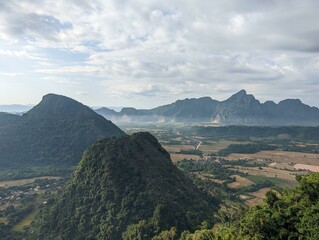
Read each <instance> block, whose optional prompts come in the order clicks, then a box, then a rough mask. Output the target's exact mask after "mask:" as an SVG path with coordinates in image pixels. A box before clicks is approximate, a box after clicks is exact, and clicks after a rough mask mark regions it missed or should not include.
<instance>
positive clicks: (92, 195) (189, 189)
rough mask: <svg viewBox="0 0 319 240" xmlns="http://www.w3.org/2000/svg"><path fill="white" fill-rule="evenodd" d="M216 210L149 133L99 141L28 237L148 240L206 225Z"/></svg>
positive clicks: (211, 200) (84, 157) (85, 154)
mask: <svg viewBox="0 0 319 240" xmlns="http://www.w3.org/2000/svg"><path fill="white" fill-rule="evenodd" d="M216 207H217V202H215V201H214V199H213V198H212V197H211V196H208V195H207V194H206V193H204V192H202V191H200V190H199V189H198V188H197V187H195V186H194V185H193V183H192V182H191V181H190V179H188V178H187V177H186V176H185V175H184V174H183V173H182V172H181V171H180V170H179V169H178V168H177V167H176V166H175V165H174V164H173V163H172V162H171V159H170V156H169V154H168V153H167V152H166V151H165V150H164V149H163V148H162V146H161V145H160V144H159V142H158V141H157V139H156V138H155V137H153V136H152V135H151V134H149V133H136V134H133V135H132V136H123V137H120V138H112V139H105V140H101V141H98V142H97V143H96V144H94V145H93V146H91V147H90V148H89V149H88V150H86V152H85V153H84V155H83V159H82V161H81V162H80V164H79V166H78V168H77V169H76V171H75V172H74V174H73V177H72V179H71V181H70V182H69V185H68V186H67V187H66V189H65V191H64V193H63V194H62V195H61V196H60V197H59V198H58V199H57V200H56V201H55V203H53V204H52V205H51V206H48V208H47V209H48V210H47V211H48V212H43V213H42V216H41V217H38V218H37V221H36V222H35V223H34V226H33V229H32V232H33V234H32V236H30V239H73V240H79V239H103V240H108V239H109V240H111V239H112V240H113V239H143V240H148V239H152V238H153V237H154V236H156V235H158V234H160V233H161V232H162V231H165V230H172V231H175V232H176V234H180V233H181V232H182V231H184V230H194V229H195V228H197V227H199V226H200V225H201V223H202V222H203V221H210V220H211V219H212V216H213V213H214V212H215V210H216Z"/></svg>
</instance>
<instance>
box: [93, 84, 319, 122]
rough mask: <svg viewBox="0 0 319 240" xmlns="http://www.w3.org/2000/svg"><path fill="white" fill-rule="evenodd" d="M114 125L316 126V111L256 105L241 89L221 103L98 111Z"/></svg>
mask: <svg viewBox="0 0 319 240" xmlns="http://www.w3.org/2000/svg"><path fill="white" fill-rule="evenodd" d="M97 111H99V110H97ZM100 113H101V114H102V115H103V116H105V117H106V118H109V119H112V120H113V121H114V122H118V123H121V122H133V123H136V122H185V123H193V122H214V123H217V124H220V125H319V109H318V108H316V107H310V106H308V105H306V104H303V103H302V102H301V101H300V100H299V99H286V100H283V101H281V102H279V103H278V104H276V103H274V102H272V101H267V102H265V103H260V102H259V101H258V100H257V99H255V97H254V96H253V95H251V94H247V93H246V91H245V90H241V91H239V92H238V93H236V94H234V95H232V96H231V97H230V98H228V99H226V100H224V101H217V100H213V99H211V98H210V97H203V98H198V99H196V98H191V99H184V100H178V101H176V102H174V103H172V104H169V105H164V106H160V107H157V108H154V109H150V110H145V109H143V110H138V109H134V108H124V109H122V111H120V112H110V111H109V112H100Z"/></svg>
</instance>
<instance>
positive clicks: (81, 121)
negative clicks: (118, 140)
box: [0, 94, 124, 168]
mask: <svg viewBox="0 0 319 240" xmlns="http://www.w3.org/2000/svg"><path fill="white" fill-rule="evenodd" d="M120 135H124V132H123V131H122V130H120V129H119V128H118V127H117V126H115V125H114V124H113V123H112V122H110V121H108V120H106V119H105V118H103V117H102V116H100V115H98V114H96V113H95V112H94V111H93V110H91V109H90V108H89V107H87V106H84V105H83V104H81V103H79V102H77V101H75V100H73V99H71V98H68V97H64V96H59V95H55V94H48V95H46V96H44V97H43V99H42V101H41V102H40V103H39V104H38V105H37V106H35V107H34V108H32V109H31V110H30V111H28V112H27V113H25V114H23V115H22V116H18V115H12V114H0V167H1V168H7V167H31V166H48V165H50V166H59V167H63V166H72V165H75V164H77V163H78V162H79V161H80V159H81V154H82V152H83V151H84V149H85V148H87V147H88V146H89V145H91V144H92V143H94V142H95V141H97V140H99V139H102V138H106V137H112V136H120Z"/></svg>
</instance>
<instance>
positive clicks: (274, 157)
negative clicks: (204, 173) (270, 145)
mask: <svg viewBox="0 0 319 240" xmlns="http://www.w3.org/2000/svg"><path fill="white" fill-rule="evenodd" d="M227 159H228V160H237V159H269V160H271V161H273V162H280V163H301V164H309V165H316V166H319V154H313V153H300V152H288V151H278V150H275V151H261V152H258V153H253V154H242V153H232V154H230V155H229V156H228V157H227Z"/></svg>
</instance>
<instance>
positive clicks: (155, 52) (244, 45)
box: [0, 0, 319, 108]
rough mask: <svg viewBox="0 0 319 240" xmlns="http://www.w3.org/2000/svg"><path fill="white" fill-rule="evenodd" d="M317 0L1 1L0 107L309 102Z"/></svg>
mask: <svg viewBox="0 0 319 240" xmlns="http://www.w3.org/2000/svg"><path fill="white" fill-rule="evenodd" d="M318 9H319V2H318V1H311V0H304V1H300V0H268V1H263V0H257V1H256V0H243V1H235V0H233V1H231V0H225V1H219V0H203V1H190V0H189V1H188V0H186V1H185V0H184V1H180V0H179V1H177V0H170V1H168V0H163V1H153V0H148V1H142V0H131V1H127V0H92V1H84V0H69V1H63V0H55V1H50V0H6V1H2V2H1V3H0V63H1V64H0V104H13V103H19V104H34V103H37V102H39V101H40V100H41V97H42V96H43V95H45V94H47V93H52V92H53V93H58V94H62V95H66V96H69V97H72V98H75V99H77V100H79V101H81V102H83V103H85V104H87V105H90V106H133V107H137V108H150V107H155V106H158V105H162V104H166V103H170V102H173V101H175V100H177V99H182V98H187V97H202V96H210V97H212V98H214V99H218V100H223V99H225V98H227V97H229V96H230V95H231V94H233V93H235V92H237V91H239V90H240V89H246V90H247V92H248V93H251V94H254V95H255V96H256V98H257V99H259V100H260V101H262V102H263V101H266V100H274V101H277V102H278V101H280V100H282V99H285V98H300V99H301V100H302V101H303V102H305V103H307V104H309V105H311V106H319V104H318V100H319V94H318V92H319V84H318V83H319V80H318V77H319V55H318V52H319V41H318V39H319V25H318V24H317V23H318V22H319V14H318Z"/></svg>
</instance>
